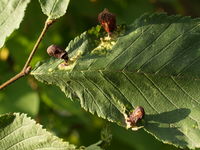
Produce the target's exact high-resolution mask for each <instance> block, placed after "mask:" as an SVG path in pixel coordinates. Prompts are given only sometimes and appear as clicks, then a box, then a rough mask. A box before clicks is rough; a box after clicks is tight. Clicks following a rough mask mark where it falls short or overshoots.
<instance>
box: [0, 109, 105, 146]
mask: <svg viewBox="0 0 200 150" xmlns="http://www.w3.org/2000/svg"><path fill="white" fill-rule="evenodd" d="M101 143H102V141H99V142H98V143H96V144H93V145H91V146H88V147H80V148H79V149H76V147H75V146H74V145H72V144H69V143H68V142H64V141H63V140H62V139H60V138H58V137H56V136H54V135H53V134H51V133H50V132H48V131H46V129H43V128H42V126H41V125H40V124H36V122H35V121H34V120H32V119H31V118H29V117H27V116H26V114H19V113H14V114H5V115H1V116H0V149H1V150H7V149H9V150H47V149H48V150H57V149H59V150H95V149H98V150H102V149H101V148H100V146H99V145H100V144H101Z"/></svg>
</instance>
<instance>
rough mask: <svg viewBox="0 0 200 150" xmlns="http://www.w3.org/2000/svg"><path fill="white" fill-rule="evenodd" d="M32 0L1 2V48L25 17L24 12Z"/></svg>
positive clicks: (3, 0)
mask: <svg viewBox="0 0 200 150" xmlns="http://www.w3.org/2000/svg"><path fill="white" fill-rule="evenodd" d="M29 2H30V0H1V1H0V48H1V47H2V46H3V44H4V42H5V40H6V37H8V36H9V35H10V34H11V33H12V32H13V31H14V30H15V29H18V28H19V25H20V23H21V21H22V19H23V17H24V11H25V9H26V7H27V5H28V3H29Z"/></svg>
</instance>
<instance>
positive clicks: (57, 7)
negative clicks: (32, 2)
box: [39, 0, 70, 19]
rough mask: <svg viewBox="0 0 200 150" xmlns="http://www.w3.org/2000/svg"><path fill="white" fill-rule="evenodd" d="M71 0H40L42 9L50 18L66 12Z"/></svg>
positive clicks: (55, 17)
mask: <svg viewBox="0 0 200 150" xmlns="http://www.w3.org/2000/svg"><path fill="white" fill-rule="evenodd" d="M69 1H70V0H39V2H40V5H41V8H42V11H43V13H44V14H45V15H47V16H48V17H49V19H57V18H59V17H61V16H63V15H64V14H65V13H66V10H67V7H68V4H69Z"/></svg>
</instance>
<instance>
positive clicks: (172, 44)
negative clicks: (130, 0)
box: [32, 14, 200, 148]
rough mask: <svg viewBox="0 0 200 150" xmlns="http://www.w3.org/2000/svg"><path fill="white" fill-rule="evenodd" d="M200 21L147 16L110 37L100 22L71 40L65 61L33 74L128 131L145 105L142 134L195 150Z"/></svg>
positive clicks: (199, 130) (198, 143) (199, 138)
mask: <svg viewBox="0 0 200 150" xmlns="http://www.w3.org/2000/svg"><path fill="white" fill-rule="evenodd" d="M199 25H200V19H191V18H190V17H182V16H167V15H166V14H153V15H144V16H142V17H140V18H139V19H137V20H136V21H135V22H134V23H133V24H131V25H129V26H127V27H125V28H124V27H123V26H121V27H118V29H117V31H116V32H115V33H113V34H112V35H111V38H109V37H105V36H107V34H106V33H105V32H103V31H102V30H101V29H100V28H99V27H98V26H97V27H96V28H93V29H91V30H90V31H88V32H84V33H83V34H82V35H81V36H80V37H77V38H76V39H75V40H74V41H72V42H70V43H69V45H68V47H67V48H66V51H68V54H69V58H70V60H69V62H68V63H64V62H63V60H60V59H54V58H52V59H50V60H48V61H46V62H44V63H40V64H38V65H37V67H36V68H35V69H34V70H33V71H32V75H34V76H35V78H36V79H38V80H40V81H42V82H45V83H49V84H54V85H57V86H59V87H60V88H61V90H62V91H63V92H65V94H66V96H68V97H71V98H73V99H78V100H79V101H80V103H81V106H82V107H83V108H85V109H86V110H88V111H90V112H91V113H97V115H98V116H100V117H102V118H106V119H108V120H110V121H114V122H116V123H118V124H120V125H122V126H124V127H126V128H128V127H129V125H128V124H127V123H126V121H127V119H128V115H129V113H130V112H131V111H132V110H133V109H134V108H135V107H136V106H142V107H143V108H144V110H145V114H146V115H145V118H144V120H143V122H141V125H142V126H144V128H145V130H146V131H148V132H149V133H151V134H152V135H154V136H155V137H156V138H157V139H159V140H162V141H163V142H165V143H171V144H174V145H176V146H179V147H189V148H199V147H200V117H199V114H200V99H199V97H200V69H199V66H200V59H199V58H200V53H199V51H200V40H199V39H200V26H199ZM138 126H139V125H138ZM139 127H140V126H139Z"/></svg>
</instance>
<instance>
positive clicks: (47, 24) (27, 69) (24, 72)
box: [0, 19, 55, 90]
mask: <svg viewBox="0 0 200 150" xmlns="http://www.w3.org/2000/svg"><path fill="white" fill-rule="evenodd" d="M54 21H55V20H49V19H47V21H46V22H45V24H44V27H43V30H42V32H41V34H40V36H39V37H38V39H37V41H36V43H35V45H34V47H33V49H32V51H31V53H30V55H29V57H28V59H27V61H26V63H25V65H24V67H23V69H22V71H21V72H19V73H18V74H16V75H15V76H14V77H12V78H11V79H9V80H8V81H6V82H5V83H3V84H2V85H0V90H2V89H3V88H5V87H6V86H8V85H9V84H11V83H13V82H14V81H16V80H18V79H20V78H22V77H24V76H25V75H27V74H29V72H30V71H31V66H29V65H30V63H31V60H32V59H33V56H34V54H35V52H36V51H37V48H38V46H39V45H40V43H41V41H42V39H43V37H44V35H45V33H46V32H47V30H48V28H49V27H50V26H51V25H52V24H53V22H54Z"/></svg>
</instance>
